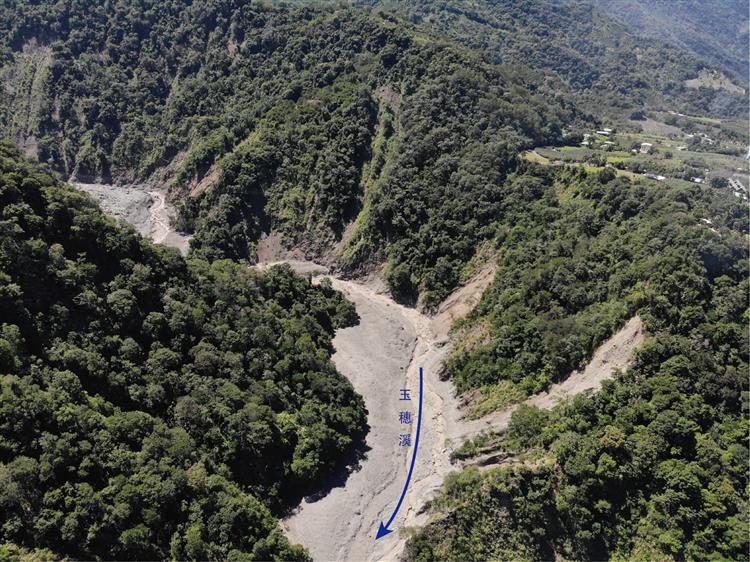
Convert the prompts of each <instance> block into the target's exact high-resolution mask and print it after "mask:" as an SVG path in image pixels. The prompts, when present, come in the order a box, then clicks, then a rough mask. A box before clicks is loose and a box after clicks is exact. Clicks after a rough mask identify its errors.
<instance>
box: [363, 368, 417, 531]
mask: <svg viewBox="0 0 750 562" xmlns="http://www.w3.org/2000/svg"><path fill="white" fill-rule="evenodd" d="M423 387H424V383H423V375H422V367H420V368H419V416H418V417H417V436H416V437H415V438H414V453H413V454H412V457H411V466H410V467H409V474H407V475H406V484H404V491H403V492H401V497H400V498H399V499H398V503H397V504H396V509H394V510H393V513H392V514H391V518H390V519H388V522H387V523H386V524H385V525H383V522H382V521H381V523H380V527H378V534H377V535H375V540H378V539H379V538H380V537H384V536H386V535H387V534H388V533H392V532H393V530H391V529H389V528H388V527H390V525H391V523H393V520H394V519H395V518H396V514H397V513H398V510H399V509H400V508H401V504H402V503H403V502H404V498H405V497H406V490H407V489H408V488H409V482H410V481H411V473H412V472H414V463H415V461H416V460H417V448H418V447H419V431H420V429H422V389H423Z"/></svg>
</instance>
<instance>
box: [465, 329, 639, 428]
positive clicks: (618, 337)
mask: <svg viewBox="0 0 750 562" xmlns="http://www.w3.org/2000/svg"><path fill="white" fill-rule="evenodd" d="M643 340H644V333H643V321H642V320H641V318H640V317H639V316H634V317H633V318H631V319H630V320H628V322H626V324H625V325H624V326H623V327H622V328H621V329H620V330H619V331H618V332H617V333H615V334H614V335H613V336H612V337H611V338H609V339H608V340H607V341H605V342H604V343H603V344H602V345H601V346H599V348H598V349H597V350H596V351H595V352H594V355H593V357H592V358H591V361H589V363H588V365H586V367H585V368H584V369H583V370H581V371H575V372H573V373H572V374H571V375H570V376H569V377H568V378H567V379H565V380H564V381H563V382H561V383H558V384H553V385H552V386H551V387H550V388H549V390H547V391H546V392H542V393H540V394H536V395H534V396H531V397H530V398H528V399H526V401H525V402H524V403H525V404H528V405H529V406H537V407H538V408H544V409H547V410H549V409H552V408H553V407H554V406H555V405H556V404H558V403H559V402H561V401H563V400H565V399H566V398H571V397H573V396H576V395H578V394H581V393H582V392H596V391H597V390H599V388H601V385H602V382H603V381H605V380H607V379H611V378H612V377H613V376H614V374H615V372H616V371H622V370H625V369H627V368H628V367H629V366H630V364H631V363H632V361H633V358H634V357H635V352H636V351H637V350H638V348H639V347H640V346H641V344H642V343H643ZM518 406H519V405H518V404H513V405H511V406H508V407H506V408H503V409H501V410H498V411H497V412H493V413H491V414H489V415H487V416H485V417H483V418H480V419H478V420H474V421H468V422H466V429H467V431H466V433H465V436H466V437H472V436H475V435H478V434H479V433H481V432H483V431H484V432H492V433H503V432H505V431H506V430H507V429H508V424H509V423H510V417H511V414H513V412H514V411H515V410H516V408H518Z"/></svg>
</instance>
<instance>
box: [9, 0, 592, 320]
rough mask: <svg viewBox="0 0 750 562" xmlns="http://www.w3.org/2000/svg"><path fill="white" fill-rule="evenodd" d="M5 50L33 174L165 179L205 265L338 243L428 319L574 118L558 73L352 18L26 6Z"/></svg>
mask: <svg viewBox="0 0 750 562" xmlns="http://www.w3.org/2000/svg"><path fill="white" fill-rule="evenodd" d="M0 39H1V40H2V44H3V45H4V46H5V47H4V48H5V55H4V56H5V59H6V66H5V72H6V75H7V76H8V77H10V78H16V79H17V80H16V81H15V83H16V84H23V87H21V88H18V87H15V88H11V89H12V90H14V95H13V96H10V97H9V98H8V101H7V102H6V103H5V104H2V105H4V106H5V107H4V111H5V115H6V117H5V119H4V120H3V119H2V118H0V132H5V133H8V134H10V135H11V136H15V138H18V139H19V140H20V141H22V143H24V144H25V145H28V142H27V141H28V140H29V139H30V138H31V137H33V143H32V144H34V145H35V148H36V153H37V155H38V157H39V159H40V160H42V161H45V162H48V163H50V165H52V166H53V167H54V168H55V169H58V170H60V171H62V172H63V173H64V174H72V175H73V176H75V177H79V178H84V179H85V178H89V179H96V178H103V179H105V180H106V179H115V180H119V181H126V180H133V179H142V178H146V177H149V176H151V175H152V174H157V175H158V174H166V175H167V176H168V177H169V178H171V179H172V181H173V188H174V191H175V193H178V194H183V195H184V194H185V193H187V192H188V191H192V193H193V195H194V197H192V198H191V199H189V200H188V201H187V202H186V204H185V206H184V208H183V212H182V216H181V221H180V224H181V226H182V227H183V228H187V229H189V230H195V233H196V235H195V237H194V239H193V243H192V244H193V248H194V250H195V251H196V252H197V253H198V254H199V255H202V256H203V257H206V258H207V259H217V258H224V257H228V258H232V259H249V260H254V259H255V251H256V241H257V240H258V238H259V237H260V235H261V233H263V232H269V231H280V232H282V233H285V234H286V244H287V245H296V246H298V247H302V248H303V249H305V250H306V251H307V253H308V255H311V256H318V257H319V256H321V255H324V253H325V251H326V250H330V249H332V248H333V246H334V245H335V244H337V243H340V247H339V250H340V251H339V252H338V254H337V258H338V261H339V263H340V264H341V265H342V266H343V267H345V268H347V269H349V270H352V271H355V270H361V269H362V268H366V267H371V266H372V265H373V264H379V263H382V262H383V261H388V262H389V264H390V265H389V269H388V273H387V279H388V281H389V283H390V285H391V287H392V289H393V291H394V293H396V294H397V295H398V296H399V297H401V298H402V299H404V300H407V301H414V300H416V298H417V296H418V295H419V294H421V295H422V296H423V299H424V303H425V304H426V305H427V306H432V305H434V304H436V303H437V302H439V301H440V300H441V299H442V298H443V297H444V296H445V295H446V294H447V291H449V290H450V289H451V288H452V287H453V286H455V284H456V282H457V280H458V278H459V276H460V270H461V267H462V266H463V264H464V263H465V261H466V260H467V259H468V258H469V257H470V256H471V252H472V249H473V248H474V247H475V246H476V245H477V244H478V243H480V242H481V241H483V240H485V239H486V238H487V237H488V235H489V233H490V232H491V230H492V229H491V227H489V228H488V224H490V223H491V222H492V220H493V217H494V215H495V213H496V208H495V206H494V199H495V197H496V194H497V192H498V190H499V189H500V188H501V186H502V181H503V177H504V175H505V173H506V172H507V171H508V170H509V169H510V168H511V167H512V166H513V164H514V160H515V155H516V154H517V153H518V151H519V150H521V149H524V148H528V147H531V146H533V145H536V144H540V143H554V142H559V141H560V140H561V139H562V136H563V134H562V127H563V123H568V124H570V123H572V122H574V120H575V119H576V118H577V117H576V116H577V115H578V114H577V113H576V112H575V110H574V109H573V108H572V107H571V106H570V104H569V103H568V102H567V101H566V99H565V98H564V96H562V95H560V94H559V92H558V90H557V87H558V86H559V84H557V83H556V82H555V81H554V80H553V79H552V78H550V77H543V76H541V75H538V74H534V73H532V72H528V71H524V70H522V69H508V68H498V67H494V66H491V65H488V64H486V63H484V62H483V61H482V58H481V57H479V56H477V55H475V54H473V53H470V52H468V51H467V50H466V49H463V48H460V47H457V46H453V45H450V44H448V43H447V42H446V41H445V40H443V39H439V38H436V37H432V36H430V35H428V34H427V33H425V32H422V31H419V30H417V29H414V28H413V27H411V26H408V25H406V24H403V23H399V22H398V21H397V20H395V19H394V18H393V17H391V16H388V15H382V16H381V15H377V14H368V13H366V12H365V11H363V10H361V9H357V8H347V9H333V8H331V9H327V8H305V7H301V8H290V9H281V8H268V7H262V6H260V5H255V4H248V3H245V2H240V1H232V0H223V1H220V2H218V1H217V2H194V3H193V2H188V3H185V2H178V1H176V0H175V1H173V2H161V1H160V2H146V3H145V4H144V5H143V6H140V7H139V8H137V9H136V8H135V7H132V6H130V5H129V4H128V3H125V2H109V3H104V4H101V3H99V2H83V3H81V2H75V3H73V2H71V1H70V0H69V1H64V2H56V3H51V2H41V3H38V2H34V3H32V2H26V1H18V2H15V5H14V6H10V7H6V8H5V9H4V10H2V11H0ZM14 96H15V97H14ZM19 116H20V117H19ZM21 118H24V119H25V121H24V119H21ZM14 119H15V120H14ZM19 119H20V120H21V121H24V122H23V123H21V122H19ZM354 219H356V223H355V226H354V227H352V228H351V229H350V231H351V232H350V233H349V236H348V237H347V238H343V234H344V230H345V227H346V226H347V225H348V224H350V223H351V222H352V221H353V220H354Z"/></svg>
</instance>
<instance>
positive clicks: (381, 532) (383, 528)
mask: <svg viewBox="0 0 750 562" xmlns="http://www.w3.org/2000/svg"><path fill="white" fill-rule="evenodd" d="M392 532H393V531H391V530H390V529H389V528H388V527H386V526H385V525H383V524H382V523H381V524H380V527H378V534H377V535H375V540H378V539H379V538H380V537H384V536H386V535H387V534H388V533H392Z"/></svg>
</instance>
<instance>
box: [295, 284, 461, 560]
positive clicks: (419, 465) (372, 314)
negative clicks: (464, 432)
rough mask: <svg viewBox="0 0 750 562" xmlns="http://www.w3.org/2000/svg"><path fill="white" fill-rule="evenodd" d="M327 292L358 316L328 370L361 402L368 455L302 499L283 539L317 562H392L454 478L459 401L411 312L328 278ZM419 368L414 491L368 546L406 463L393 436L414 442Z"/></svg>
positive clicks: (437, 351) (432, 342) (422, 323)
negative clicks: (386, 530) (407, 418)
mask: <svg viewBox="0 0 750 562" xmlns="http://www.w3.org/2000/svg"><path fill="white" fill-rule="evenodd" d="M332 283H333V286H334V287H335V288H336V289H338V290H340V291H342V292H343V293H344V294H346V296H347V297H348V298H349V299H350V300H351V301H352V302H354V304H355V305H356V307H357V312H358V314H359V316H360V322H359V324H358V325H357V326H354V327H351V328H346V329H343V330H339V331H338V332H337V333H336V336H335V338H334V340H333V344H334V347H335V350H336V351H335V354H334V355H333V361H334V363H335V364H336V367H337V368H338V370H339V371H340V372H341V373H342V374H344V375H345V376H346V377H347V378H349V380H351V381H352V384H353V385H354V388H355V389H356V390H357V392H359V393H360V394H361V395H362V396H363V397H364V399H365V404H366V406H367V409H368V412H369V414H368V424H369V426H370V432H369V433H368V435H367V448H368V450H367V451H366V453H365V458H363V459H362V460H361V462H360V464H359V466H358V467H357V468H356V469H355V470H354V471H353V472H352V473H351V474H349V475H348V478H346V480H345V481H343V482H337V483H334V484H333V485H332V487H331V488H330V491H328V493H327V494H326V495H324V496H323V497H316V498H308V499H306V500H304V501H303V502H302V504H301V505H300V507H299V508H298V509H297V511H296V512H295V513H294V514H293V515H292V516H291V517H289V518H287V519H286V520H285V521H284V522H283V526H284V530H285V532H286V534H287V536H288V537H289V539H290V540H291V541H292V542H296V543H301V544H303V545H304V546H305V547H307V549H308V550H309V551H310V553H311V554H312V556H313V558H314V559H315V560H381V559H384V560H391V559H394V558H397V557H398V555H399V554H400V552H401V550H402V549H403V546H404V539H402V538H401V537H400V536H399V533H398V530H399V529H400V528H401V527H403V526H404V525H415V524H419V523H422V522H423V521H422V519H423V517H424V516H423V515H420V510H421V509H422V507H423V506H424V504H425V502H426V500H427V499H428V498H429V497H430V496H431V495H432V494H433V493H434V492H435V490H437V489H438V488H439V487H440V486H441V485H442V482H443V479H444V477H445V475H447V474H448V472H450V471H451V470H454V469H455V467H453V466H452V465H451V464H450V460H449V459H450V448H451V444H452V439H454V438H456V437H459V434H460V432H461V431H460V430H461V429H462V424H461V423H460V420H459V418H460V413H459V409H458V401H457V399H456V398H455V397H454V392H453V386H452V384H451V383H449V382H445V381H441V380H440V379H439V378H438V376H437V373H438V368H439V365H440V362H441V360H442V359H443V356H444V355H445V353H446V351H447V347H446V346H445V345H443V342H444V341H445V340H444V338H439V337H436V335H435V334H433V333H432V331H431V322H430V319H429V318H427V317H426V316H424V315H422V314H420V313H419V312H418V311H416V310H413V309H410V308H406V307H403V306H401V305H399V304H397V303H395V302H394V301H393V300H392V299H390V298H389V297H388V296H386V295H385V294H382V293H379V292H377V291H376V290H374V289H373V288H372V287H371V286H368V285H366V284H362V283H358V282H355V281H345V280H341V279H335V278H334V279H332ZM419 367H422V368H423V369H424V376H425V381H424V406H423V408H424V417H423V421H422V432H421V436H420V443H419V451H418V455H417V460H416V465H415V468H414V474H413V476H412V482H411V485H410V486H409V489H408V492H407V494H406V497H405V499H404V503H403V505H402V506H401V509H400V510H399V513H398V515H397V517H396V518H395V520H394V521H393V523H392V525H391V528H392V529H393V530H394V532H393V533H391V534H389V535H386V536H385V537H382V538H381V539H379V540H377V541H375V533H376V531H377V529H378V525H379V524H380V522H381V521H387V520H388V518H389V516H390V514H391V513H392V510H393V509H394V507H395V505H396V502H397V500H398V498H399V496H400V494H401V491H402V489H403V486H404V482H405V479H406V474H407V471H408V465H409V463H410V462H411V452H412V449H411V448H410V447H401V446H399V443H398V436H399V434H400V433H404V432H405V429H404V428H405V427H410V430H411V432H412V443H414V436H413V432H414V431H415V430H416V414H417V412H416V410H417V406H418V402H417V398H418V389H419V378H418V377H419ZM402 388H409V389H411V393H412V401H411V402H407V403H406V404H407V406H404V404H405V402H404V401H401V400H400V399H399V398H400V390H401V389H402ZM404 408H408V409H409V410H410V411H411V412H412V413H413V419H414V423H413V424H412V425H411V426H404V425H402V424H401V423H400V421H399V417H398V413H399V411H400V410H403V409H404ZM449 428H452V431H449ZM319 495H320V494H319Z"/></svg>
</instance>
